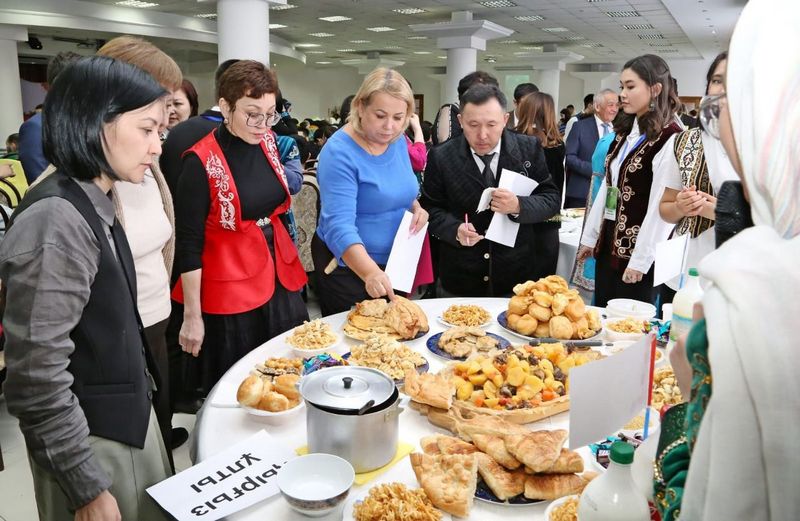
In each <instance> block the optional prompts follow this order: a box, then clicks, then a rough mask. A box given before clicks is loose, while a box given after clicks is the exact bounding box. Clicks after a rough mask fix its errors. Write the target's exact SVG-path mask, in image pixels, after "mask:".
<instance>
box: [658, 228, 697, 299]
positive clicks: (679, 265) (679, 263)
mask: <svg viewBox="0 0 800 521" xmlns="http://www.w3.org/2000/svg"><path fill="white" fill-rule="evenodd" d="M688 247H689V234H684V235H679V236H678V237H676V238H674V239H670V240H668V241H663V242H659V243H658V244H656V261H655V264H656V266H655V270H656V271H655V273H653V286H654V287H655V286H658V285H659V284H663V283H665V282H667V281H668V280H671V279H673V278H675V277H677V276H678V275H680V274H681V273H682V272H683V262H684V259H685V258H686V250H687V248H688Z"/></svg>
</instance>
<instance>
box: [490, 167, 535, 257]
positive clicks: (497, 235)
mask: <svg viewBox="0 0 800 521" xmlns="http://www.w3.org/2000/svg"><path fill="white" fill-rule="evenodd" d="M497 185H498V188H505V189H506V190H509V191H511V192H513V193H514V195H516V196H523V197H527V196H529V195H531V194H532V193H533V191H534V190H536V187H537V186H539V183H537V182H536V181H534V180H533V179H531V178H529V177H525V176H524V175H522V174H518V173H517V172H512V171H511V170H508V169H506V168H504V169H503V172H502V175H501V176H500V182H499V183H497ZM485 194H486V191H484V193H483V195H485ZM483 195H482V196H481V201H483ZM518 233H519V223H515V222H514V221H512V220H511V219H509V218H508V215H505V214H501V213H495V214H494V216H493V217H492V220H491V222H489V228H487V229H486V235H485V237H486V238H487V239H489V240H490V241H494V242H497V243H500V244H503V245H504V246H508V247H510V248H513V247H514V244H516V242H517V234H518Z"/></svg>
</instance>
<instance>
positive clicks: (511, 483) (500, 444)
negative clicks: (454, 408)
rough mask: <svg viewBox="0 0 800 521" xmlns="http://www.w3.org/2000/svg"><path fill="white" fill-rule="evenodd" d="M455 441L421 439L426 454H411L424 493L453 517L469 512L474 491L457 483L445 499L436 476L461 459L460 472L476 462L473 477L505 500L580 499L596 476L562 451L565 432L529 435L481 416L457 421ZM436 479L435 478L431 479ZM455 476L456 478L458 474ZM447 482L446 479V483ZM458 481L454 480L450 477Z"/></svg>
mask: <svg viewBox="0 0 800 521" xmlns="http://www.w3.org/2000/svg"><path fill="white" fill-rule="evenodd" d="M452 428H453V429H454V430H455V432H456V433H457V434H458V436H459V437H458V438H456V437H453V436H444V435H434V436H428V437H425V438H422V440H420V446H421V447H422V450H423V453H424V454H412V457H411V465H412V467H414V472H415V474H416V475H417V480H418V481H419V482H420V485H421V486H422V488H423V490H425V492H426V493H427V494H428V497H429V498H430V500H431V502H432V503H433V504H434V506H436V507H437V508H440V509H442V510H444V511H445V512H449V513H451V514H453V515H457V516H462V517H463V516H464V514H463V512H465V511H466V512H469V508H470V507H471V504H472V496H473V495H474V493H475V486H474V484H473V482H472V481H470V480H467V479H461V478H459V480H458V484H457V485H455V484H453V483H448V486H450V487H451V488H452V487H456V488H457V489H458V491H459V494H456V493H455V492H453V491H452V490H450V491H448V492H447V494H446V496H444V495H442V494H443V492H442V491H443V490H444V489H443V482H442V480H441V479H439V480H438V481H437V478H436V477H435V476H436V475H437V473H439V472H445V471H446V470H447V468H449V467H452V465H453V464H454V463H453V461H454V460H453V458H456V457H457V458H459V460H458V461H459V462H460V463H459V466H460V467H461V468H471V467H470V466H469V460H470V458H472V459H473V460H474V463H475V470H476V474H475V478H477V476H478V475H480V478H481V479H482V480H483V481H484V482H485V483H486V485H487V486H488V487H489V488H490V489H491V491H492V492H493V493H494V495H495V496H497V498H498V499H500V500H501V501H506V500H508V499H510V498H513V497H515V496H518V495H520V494H523V495H524V496H525V497H526V498H527V499H532V500H553V499H558V498H560V497H563V496H568V495H570V494H580V493H581V492H582V491H583V488H584V487H585V486H586V484H587V483H589V481H590V480H591V479H593V478H594V477H595V476H596V474H595V473H593V472H584V467H583V458H581V456H580V455H579V454H578V453H577V452H575V451H571V450H569V449H566V448H564V442H565V441H566V440H567V431H565V430H554V431H549V430H541V431H530V430H528V429H526V428H525V427H522V426H521V425H517V424H514V423H510V422H507V421H505V420H502V419H501V418H496V417H492V416H484V415H477V416H475V417H474V418H469V419H464V418H459V419H454V422H453V424H452ZM432 476H433V477H432ZM454 476H455V475H454ZM442 479H444V478H442ZM449 479H450V480H451V482H452V481H454V480H455V479H456V478H455V477H451V478H449Z"/></svg>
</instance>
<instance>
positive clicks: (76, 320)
mask: <svg viewBox="0 0 800 521" xmlns="http://www.w3.org/2000/svg"><path fill="white" fill-rule="evenodd" d="M165 94H166V91H165V90H164V89H163V88H161V87H160V86H159V85H158V84H157V83H156V82H155V80H153V78H152V77H151V76H149V75H148V74H147V73H145V72H144V71H142V70H140V69H138V68H136V67H134V66H132V65H128V64H126V63H122V62H119V61H116V60H113V59H111V58H105V57H91V58H82V59H80V60H78V61H77V62H75V63H74V64H73V65H71V66H70V67H69V68H67V69H66V70H65V71H64V72H62V73H61V74H60V75H59V77H58V80H57V81H56V82H55V83H54V84H53V87H52V88H51V90H50V91H49V93H48V95H47V99H46V100H45V103H44V110H43V113H42V122H43V143H44V153H45V157H46V158H47V160H48V161H50V163H52V164H53V165H55V167H56V171H55V172H54V173H53V174H51V175H49V176H48V177H47V178H45V179H44V180H43V181H42V182H41V183H39V184H38V185H36V186H35V187H33V188H32V189H31V190H30V191H29V192H28V193H27V195H26V196H25V198H24V199H23V200H22V203H21V204H20V205H19V207H18V208H17V210H16V211H15V213H14V216H13V219H12V222H11V224H10V226H9V230H8V231H7V232H6V237H5V240H4V241H3V243H2V246H0V278H2V280H3V281H4V283H5V285H6V290H7V295H6V298H7V301H8V303H9V305H8V306H7V307H6V310H5V315H4V317H3V325H4V326H5V334H6V345H5V355H6V362H7V365H8V376H7V380H6V383H5V393H6V401H7V403H8V410H9V412H10V413H11V414H12V415H14V416H16V417H17V418H19V422H20V429H21V430H22V433H23V435H24V437H25V442H26V446H27V449H28V454H29V461H30V465H31V472H32V474H33V481H34V488H35V491H36V502H37V506H38V511H39V517H40V519H42V520H58V521H62V520H63V521H67V520H73V519H120V517H121V518H122V519H148V520H161V519H165V517H164V515H163V514H162V513H161V510H160V509H159V508H158V506H157V505H156V504H155V502H154V501H153V500H152V499H151V498H150V497H149V496H148V495H147V493H146V492H145V489H146V488H147V487H149V486H152V485H154V484H156V483H158V482H159V481H162V480H163V479H165V478H166V477H167V476H168V474H169V461H168V459H167V453H166V451H165V447H164V443H163V440H162V439H161V435H160V433H159V429H158V423H157V421H156V416H155V414H154V413H153V407H152V403H151V399H152V396H153V390H154V389H155V386H156V385H158V383H157V382H158V374H157V371H155V370H154V369H153V363H152V357H151V356H150V352H149V349H148V346H147V342H146V340H145V338H144V336H143V334H142V330H143V328H142V322H141V319H140V318H139V315H138V312H137V309H136V277H135V271H134V266H133V257H132V255H131V251H130V248H129V246H128V241H127V239H126V237H125V233H124V231H123V230H122V227H121V226H120V224H119V222H118V221H117V220H116V219H115V218H114V204H113V201H112V199H111V198H110V197H109V192H110V191H111V187H112V185H113V183H114V181H116V180H119V181H129V182H133V183H141V182H142V179H143V178H144V174H145V171H146V170H148V169H149V168H150V167H151V165H152V162H153V156H154V155H157V154H160V153H161V144H160V141H159V136H158V128H159V125H160V124H162V123H163V119H164V114H165V101H164V99H163V96H164V95H165ZM151 371H152V373H151Z"/></svg>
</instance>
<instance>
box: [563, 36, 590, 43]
mask: <svg viewBox="0 0 800 521" xmlns="http://www.w3.org/2000/svg"><path fill="white" fill-rule="evenodd" d="M564 39H565V40H567V41H570V42H579V41H581V40H585V39H586V38H585V37H583V36H565V37H564Z"/></svg>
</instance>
